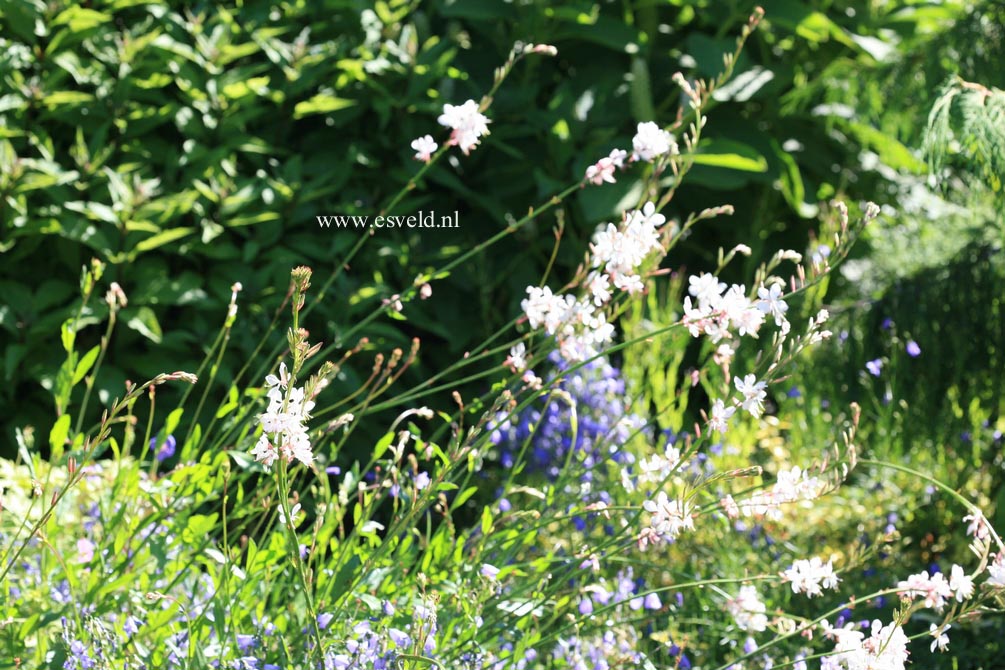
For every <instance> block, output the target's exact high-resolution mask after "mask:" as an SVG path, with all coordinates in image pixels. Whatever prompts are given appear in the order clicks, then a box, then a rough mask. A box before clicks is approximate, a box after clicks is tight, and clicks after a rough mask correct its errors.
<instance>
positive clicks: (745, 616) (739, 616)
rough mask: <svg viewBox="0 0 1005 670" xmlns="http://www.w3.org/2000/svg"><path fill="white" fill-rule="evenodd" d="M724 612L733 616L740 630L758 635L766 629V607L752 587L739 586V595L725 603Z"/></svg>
mask: <svg viewBox="0 0 1005 670" xmlns="http://www.w3.org/2000/svg"><path fill="white" fill-rule="evenodd" d="M726 610H727V611H728V612H729V613H730V614H732V615H733V620H734V621H736V627H737V628H739V629H740V630H746V631H752V632H755V633H760V632H763V631H765V630H767V628H768V616H767V614H765V612H767V607H765V605H764V603H763V602H761V599H760V597H759V596H758V595H757V589H756V588H755V587H753V586H741V587H740V593H739V594H737V596H736V597H735V598H730V599H729V600H727V601H726Z"/></svg>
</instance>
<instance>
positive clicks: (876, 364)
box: [865, 358, 883, 377]
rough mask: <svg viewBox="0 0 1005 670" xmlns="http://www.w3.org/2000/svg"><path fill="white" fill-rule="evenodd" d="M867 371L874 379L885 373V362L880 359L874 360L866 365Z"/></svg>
mask: <svg viewBox="0 0 1005 670" xmlns="http://www.w3.org/2000/svg"><path fill="white" fill-rule="evenodd" d="M865 369H866V370H868V371H869V374H871V375H872V376H873V377H878V376H879V375H880V373H881V372H882V371H883V361H882V360H881V359H879V358H876V359H873V360H871V361H869V362H868V363H866V364H865Z"/></svg>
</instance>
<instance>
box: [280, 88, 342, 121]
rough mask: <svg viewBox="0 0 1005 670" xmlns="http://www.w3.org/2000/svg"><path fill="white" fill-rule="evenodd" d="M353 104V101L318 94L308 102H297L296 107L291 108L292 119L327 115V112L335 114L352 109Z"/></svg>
mask: <svg viewBox="0 0 1005 670" xmlns="http://www.w3.org/2000/svg"><path fill="white" fill-rule="evenodd" d="M355 104H356V101H355V100H348V99H346V98H339V97H337V96H334V95H330V94H327V93H318V94H317V95H315V96H314V97H313V98H311V99H310V100H304V101H303V102H298V103H297V106H296V107H294V108H293V118H294V119H302V118H304V117H305V116H309V115H311V114H327V113H329V112H337V111H339V110H341V109H347V108H349V107H352V106H353V105H355Z"/></svg>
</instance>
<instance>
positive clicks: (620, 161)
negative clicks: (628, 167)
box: [607, 149, 628, 170]
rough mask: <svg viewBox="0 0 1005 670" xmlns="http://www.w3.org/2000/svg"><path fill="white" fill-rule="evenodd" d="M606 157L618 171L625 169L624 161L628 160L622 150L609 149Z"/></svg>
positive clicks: (625, 152) (626, 153) (626, 154)
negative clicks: (609, 151)
mask: <svg viewBox="0 0 1005 670" xmlns="http://www.w3.org/2000/svg"><path fill="white" fill-rule="evenodd" d="M607 157H608V158H609V159H610V160H611V162H612V163H613V164H614V167H616V168H618V169H619V170H620V169H621V168H623V167H625V159H626V158H628V152H627V151H625V150H624V149H611V153H610V154H608V156H607Z"/></svg>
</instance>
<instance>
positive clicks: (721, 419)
mask: <svg viewBox="0 0 1005 670" xmlns="http://www.w3.org/2000/svg"><path fill="white" fill-rule="evenodd" d="M735 412H736V408H735V407H732V406H730V407H726V403H724V402H722V400H716V401H715V402H714V403H712V415H711V416H710V417H709V418H708V428H709V430H714V431H715V432H717V433H722V434H725V433H726V430H727V429H728V428H729V419H730V417H732V416H733V414H734V413H735Z"/></svg>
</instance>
